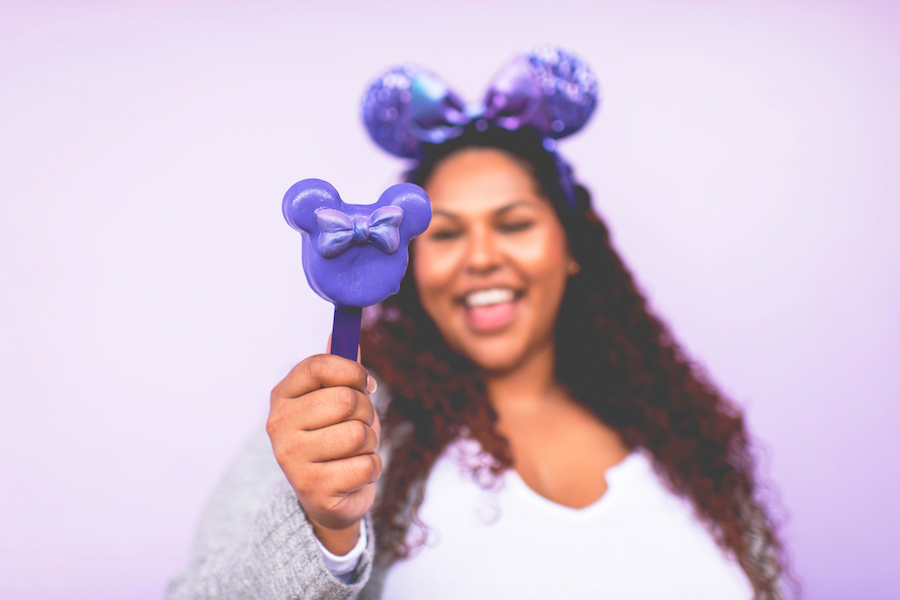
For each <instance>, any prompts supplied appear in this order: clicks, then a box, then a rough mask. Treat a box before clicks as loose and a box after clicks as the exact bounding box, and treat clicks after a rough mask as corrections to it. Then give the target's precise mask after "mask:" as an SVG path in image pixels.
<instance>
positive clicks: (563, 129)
mask: <svg viewBox="0 0 900 600" xmlns="http://www.w3.org/2000/svg"><path fill="white" fill-rule="evenodd" d="M598 103H599V94H598V90H597V79H596V77H594V74H593V73H592V72H591V70H590V68H589V67H588V66H587V65H586V64H585V63H584V62H583V61H582V60H581V59H579V58H578V57H576V56H574V55H573V54H571V53H569V52H566V51H564V50H561V49H559V48H555V47H552V46H545V47H540V48H535V49H533V50H531V51H529V52H526V53H525V54H523V55H521V56H518V57H516V58H514V59H513V60H512V61H510V62H509V63H507V65H506V66H505V67H503V69H501V70H500V72H499V73H498V74H497V76H496V77H494V80H493V82H492V83H491V85H490V86H488V91H487V94H485V97H484V100H483V101H481V102H472V103H468V104H464V103H463V102H462V101H461V100H460V98H459V96H457V95H456V94H455V93H454V92H453V91H452V90H451V89H450V88H449V87H448V86H447V85H446V84H445V83H444V82H443V81H442V80H441V79H440V78H439V77H438V76H437V75H435V74H434V73H432V72H431V71H428V70H427V69H424V68H422V67H418V66H413V65H404V66H401V67H395V68H393V69H389V70H388V71H386V72H385V73H383V74H382V75H380V76H379V77H377V78H376V79H375V80H374V81H373V82H372V84H371V85H370V86H369V89H368V91H366V95H365V97H364V98H363V122H365V124H366V129H367V130H368V132H369V135H370V136H371V137H372V139H373V140H374V141H375V143H376V144H378V145H379V146H381V147H382V148H383V149H384V150H386V151H388V152H390V153H391V154H394V155H395V156H399V157H401V158H412V159H420V158H421V157H422V153H423V144H442V143H444V142H445V141H447V140H451V139H453V138H455V137H458V136H460V135H462V133H463V131H464V130H465V128H466V127H467V126H468V125H469V124H471V123H474V124H475V125H474V126H475V128H476V129H477V130H478V131H484V130H486V129H487V128H488V127H489V126H497V127H502V128H504V129H508V130H510V131H515V130H518V129H521V128H523V127H531V128H532V129H534V130H536V131H537V132H538V133H539V134H540V135H541V136H542V137H543V140H544V148H545V149H546V150H547V151H548V152H550V153H552V154H553V156H554V158H555V160H556V167H557V171H558V172H559V183H560V186H561V187H562V190H563V193H564V194H565V196H566V203H567V204H568V205H569V208H570V209H572V208H574V207H575V191H574V187H573V185H572V181H571V167H569V165H568V164H566V162H565V161H563V160H562V158H560V156H559V154H558V153H557V152H556V140H558V139H561V138H564V137H566V136H568V135H571V134H573V133H575V132H576V131H578V130H580V129H581V128H582V127H584V125H585V124H586V123H587V121H588V119H590V117H591V115H592V114H593V112H594V109H595V108H596V107H597V105H598Z"/></svg>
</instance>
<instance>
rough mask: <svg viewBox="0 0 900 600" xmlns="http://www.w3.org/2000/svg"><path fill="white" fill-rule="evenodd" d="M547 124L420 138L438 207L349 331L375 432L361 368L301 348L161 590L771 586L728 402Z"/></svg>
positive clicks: (462, 592)
mask: <svg viewBox="0 0 900 600" xmlns="http://www.w3.org/2000/svg"><path fill="white" fill-rule="evenodd" d="M544 133H545V132H541V131H540V129H539V128H537V127H533V126H530V125H526V126H521V127H518V128H516V129H514V130H512V131H510V130H509V128H507V127H498V126H495V125H494V124H492V123H488V122H487V121H485V120H478V119H475V120H471V121H470V122H469V123H468V124H467V125H466V124H463V125H461V126H460V127H459V128H458V130H457V131H455V132H454V135H453V136H452V137H448V139H438V140H433V141H435V143H431V144H426V145H425V146H424V147H423V148H422V152H423V153H422V154H421V155H420V159H419V161H418V164H417V166H416V167H415V168H414V169H413V170H412V171H411V172H410V173H409V179H410V180H411V181H413V182H415V183H418V184H420V185H422V186H423V187H424V188H425V190H426V191H427V192H428V194H429V196H430V198H431V200H432V205H433V213H434V214H433V219H432V223H431V225H430V226H429V228H428V230H427V231H426V232H425V233H424V234H423V235H422V236H421V237H420V238H418V239H417V240H416V241H415V242H414V243H413V246H412V253H411V264H410V268H409V270H408V271H407V275H406V277H405V279H404V281H403V283H402V285H401V290H400V292H399V294H397V296H395V297H393V298H390V299H388V300H387V301H386V302H384V303H383V304H382V306H381V307H380V309H379V310H378V311H376V314H374V315H369V317H370V318H369V320H368V321H369V322H368V323H367V326H366V327H365V328H364V335H363V338H362V343H361V354H362V358H363V362H364V363H365V364H366V365H367V366H368V367H369V369H370V370H371V372H372V373H374V374H375V375H376V376H377V378H378V380H379V381H380V382H381V385H382V386H383V388H387V391H388V395H389V402H388V404H387V406H386V408H383V413H382V414H383V431H382V423H381V422H380V421H379V416H378V414H377V413H376V410H375V408H374V406H373V401H372V397H371V394H372V393H373V392H374V390H375V387H376V385H375V381H374V379H373V378H372V377H371V375H370V374H369V371H367V370H366V369H365V368H363V366H362V365H360V364H359V363H354V362H352V361H348V360H345V359H341V358H339V357H335V356H329V355H319V356H315V357H311V358H309V359H306V360H304V361H303V362H301V363H300V364H299V365H297V367H295V368H294V369H293V370H292V371H291V373H290V374H289V375H288V376H287V377H286V378H285V379H284V381H282V382H281V383H280V384H279V385H278V386H276V388H275V389H274V390H273V392H272V408H271V412H270V416H269V420H268V425H267V431H268V436H269V439H270V441H271V445H272V448H274V454H275V458H276V460H277V464H275V461H273V460H272V459H271V452H270V451H269V450H268V447H267V443H266V440H265V439H262V440H257V441H256V442H255V444H253V445H251V447H250V448H249V449H248V451H247V452H245V453H244V455H243V456H242V457H241V459H239V461H238V463H237V465H236V466H235V467H234V468H233V469H232V471H231V473H230V474H229V476H228V477H226V479H225V481H224V482H223V485H222V488H221V489H220V491H219V492H218V493H217V496H216V498H215V499H214V501H213V503H212V504H211V508H210V509H209V510H208V512H207V515H206V516H205V518H204V525H203V526H202V527H201V537H200V539H199V542H198V549H197V550H196V551H195V559H194V562H193V564H192V566H191V568H189V569H188V571H186V572H185V573H184V574H182V576H181V577H180V578H179V579H176V581H174V582H173V584H172V586H171V587H170V590H169V591H170V596H171V597H173V598H176V597H198V596H199V597H216V596H222V597H229V596H235V597H237V596H240V597H302V598H314V597H323V598H324V597H354V596H356V595H358V597H360V598H377V597H384V598H407V597H409V598H415V597H420V598H434V597H438V598H443V597H447V598H459V597H466V598H469V597H484V598H493V597H498V596H499V597H516V598H523V597H534V598H542V597H556V596H561V597H565V596H570V595H578V596H592V597H593V596H596V597H612V598H654V597H666V598H681V597H683V598H705V597H708V598H749V597H751V596H755V597H756V598H778V597H781V593H782V592H781V590H780V588H779V585H780V579H781V578H782V577H783V573H784V572H785V570H786V566H785V558H784V553H783V550H782V547H781V545H780V543H779V541H778V538H777V536H776V533H775V529H774V526H773V524H772V522H771V519H770V518H769V517H768V515H767V514H766V511H765V509H764V507H763V506H762V505H761V504H760V502H759V501H758V500H757V498H756V496H755V494H756V492H757V484H756V481H755V475H754V463H753V459H752V455H751V452H750V449H749V443H748V436H747V433H746V430H745V427H744V423H743V418H742V416H741V414H740V411H739V410H738V409H737V408H736V407H734V406H733V405H732V404H731V403H730V402H728V401H727V400H726V399H725V398H724V397H723V396H722V395H721V394H720V393H719V392H718V391H717V390H716V389H715V387H714V386H713V385H712V384H711V383H709V382H708V381H707V380H706V379H705V378H704V377H703V376H702V374H701V373H700V372H699V371H698V369H697V368H696V367H694V366H693V365H692V364H691V363H690V362H689V360H688V359H687V358H686V357H685V355H684V353H683V352H682V351H681V350H680V348H679V347H678V345H677V344H676V342H675V341H674V340H673V339H672V337H671V335H670V334H669V332H668V330H667V329H666V327H665V326H664V325H663V324H662V323H661V322H660V321H659V320H658V319H657V318H655V317H654V316H653V315H652V314H651V313H650V312H649V311H648V309H647V306H646V302H645V300H644V298H643V297H642V295H641V294H640V293H639V291H638V289H637V287H636V285H635V284H634V282H633V279H632V277H631V275H630V274H629V273H628V271H627V269H626V268H625V266H624V265H623V263H622V261H621V260H620V259H619V257H618V255H617V254H616V253H615V251H614V250H613V249H612V246H611V244H610V240H609V235H608V232H607V230H606V228H605V226H604V225H603V224H602V222H601V221H600V219H599V218H598V217H597V216H596V214H595V213H594V212H593V210H592V208H591V203H590V198H589V195H588V193H587V191H586V190H585V189H584V188H583V187H581V186H577V185H574V184H573V183H572V180H571V173H570V170H569V169H568V167H567V166H566V165H565V163H563V162H562V161H561V159H560V157H559V155H558V154H556V152H555V151H554V149H553V147H552V146H549V145H548V144H547V143H546V135H544ZM383 461H384V462H383ZM279 467H280V471H279ZM382 471H384V472H383V473H382ZM282 473H283V475H282ZM285 480H286V481H285ZM376 488H377V490H376ZM376 495H377V499H376ZM298 501H299V503H298ZM367 515H369V516H367Z"/></svg>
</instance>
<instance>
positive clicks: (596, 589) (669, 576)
mask: <svg viewBox="0 0 900 600" xmlns="http://www.w3.org/2000/svg"><path fill="white" fill-rule="evenodd" d="M479 452H480V446H479V445H478V444H477V443H475V442H472V441H471V440H463V441H460V442H457V443H456V444H454V445H453V446H452V447H451V448H450V449H449V450H448V451H447V452H446V453H445V454H444V455H443V456H442V457H441V458H440V459H439V460H438V462H437V463H436V464H435V466H434V469H433V471H432V473H431V476H430V478H429V480H428V486H427V489H426V495H425V500H424V502H423V503H422V507H421V509H420V511H419V517H420V519H421V520H422V521H423V522H424V523H425V524H426V525H427V526H428V528H429V532H428V538H427V543H426V544H425V546H424V547H422V548H420V549H419V550H418V551H417V552H416V553H415V554H414V556H413V557H412V558H410V559H407V560H405V561H401V562H398V563H396V564H395V565H394V566H393V567H392V568H391V569H390V571H389V572H388V574H387V578H386V580H385V586H384V595H383V598H384V599H385V600H407V599H408V600H422V599H424V598H427V599H429V600H444V599H446V600H462V599H465V600H477V599H485V600H488V599H490V600H496V599H498V598H515V599H517V600H520V599H521V600H526V599H532V598H533V599H535V600H537V599H540V600H547V599H552V598H567V599H568V598H598V599H603V600H614V599H628V600H641V599H647V600H650V599H653V600H660V599H666V600H680V599H684V600H703V599H710V600H732V599H734V600H749V599H750V598H752V596H753V592H752V588H751V586H750V584H749V581H748V580H747V577H746V576H745V574H744V572H743V571H742V570H741V568H740V567H739V566H738V565H737V563H736V562H735V561H734V560H732V559H730V558H728V557H727V556H725V555H724V554H723V552H722V551H721V550H720V549H719V547H718V546H717V545H716V544H715V542H713V540H712V537H711V536H710V534H709V533H708V532H707V530H706V529H705V528H704V526H703V525H702V524H700V523H699V522H698V521H697V519H696V518H695V517H694V516H693V514H692V510H691V507H690V504H689V503H688V502H687V501H685V500H682V499H680V498H678V497H677V496H675V495H674V494H672V493H671V492H669V491H668V490H667V489H666V488H665V487H664V486H663V485H662V484H661V482H660V481H659V479H658V478H657V476H656V474H655V473H654V471H653V468H652V466H651V464H650V461H649V460H648V459H647V458H646V457H645V456H643V455H642V454H640V453H633V454H631V455H629V456H628V457H627V458H626V459H625V460H624V461H622V462H621V463H620V464H618V465H616V466H614V467H612V468H610V469H609V470H608V471H607V472H606V481H607V485H608V489H607V491H606V494H604V495H603V497H602V498H600V499H599V500H598V501H597V502H595V503H594V504H592V505H590V506H588V507H585V508H582V509H573V508H568V507H565V506H562V505H560V504H556V503H554V502H552V501H550V500H547V499H546V498H544V497H543V496H540V495H539V494H537V493H536V492H534V491H533V490H532V489H531V488H529V487H528V486H527V485H526V484H525V482H524V481H522V479H521V478H520V477H519V475H518V474H517V473H516V472H515V471H507V472H506V473H504V474H503V475H502V476H501V477H500V478H499V480H498V481H497V482H496V484H495V485H494V486H492V487H491V488H490V489H485V488H484V487H483V486H482V485H480V484H479V483H478V482H477V481H475V478H474V476H473V475H472V472H471V468H472V466H474V465H477V464H485V463H484V461H485V458H484V456H483V455H480V454H479ZM415 534H416V530H415V528H412V529H411V532H410V536H411V537H412V536H414V535H415Z"/></svg>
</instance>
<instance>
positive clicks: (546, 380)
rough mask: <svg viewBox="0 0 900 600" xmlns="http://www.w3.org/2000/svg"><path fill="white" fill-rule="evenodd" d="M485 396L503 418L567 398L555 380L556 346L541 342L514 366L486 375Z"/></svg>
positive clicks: (531, 410)
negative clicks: (536, 350)
mask: <svg viewBox="0 0 900 600" xmlns="http://www.w3.org/2000/svg"><path fill="white" fill-rule="evenodd" d="M487 392H488V398H490V402H491V406H493V408H494V410H495V411H496V412H497V415H498V416H499V417H500V418H501V419H502V418H503V416H504V415H507V414H509V415H511V414H522V413H528V412H533V411H536V410H539V409H542V408H545V407H546V405H547V404H548V403H552V402H559V401H561V400H562V401H566V400H569V396H568V394H567V393H566V392H565V390H564V388H563V386H562V385H561V384H560V383H559V381H558V380H557V379H556V347H555V346H554V345H553V344H546V345H544V346H543V347H542V348H541V349H540V350H539V351H538V352H535V353H534V354H532V355H530V356H529V357H527V358H526V360H524V361H523V362H522V363H521V364H520V365H518V366H517V367H516V368H515V369H512V370H511V371H508V372H505V373H495V374H492V375H489V376H488V380H487Z"/></svg>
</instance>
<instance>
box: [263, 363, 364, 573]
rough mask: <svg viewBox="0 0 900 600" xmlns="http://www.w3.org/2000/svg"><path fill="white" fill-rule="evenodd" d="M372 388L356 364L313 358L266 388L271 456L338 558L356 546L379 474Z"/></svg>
mask: <svg viewBox="0 0 900 600" xmlns="http://www.w3.org/2000/svg"><path fill="white" fill-rule="evenodd" d="M374 388H375V380H374V379H372V378H371V377H370V376H369V373H368V372H367V371H366V369H364V368H363V366H362V365H360V364H359V363H357V362H353V361H351V360H347V359H345V358H341V357H339V356H333V355H330V354H319V355H316V356H311V357H309V358H307V359H306V360H304V361H303V362H301V363H300V364H298V365H297V366H295V367H294V368H293V369H291V372H290V373H288V375H287V377H285V378H284V380H282V381H281V383H279V384H278V385H277V386H275V389H273V390H272V398H271V400H272V402H271V407H270V410H269V419H268V421H267V423H266V431H267V432H268V434H269V438H270V439H271V440H272V448H273V450H274V451H275V458H276V460H278V464H279V465H280V466H281V470H282V471H284V474H285V476H286V477H287V479H288V481H289V482H290V484H291V486H293V488H294V491H295V492H296V493H297V498H298V499H299V500H300V504H301V505H302V506H303V510H304V511H305V512H306V516H307V518H308V519H309V521H310V523H311V524H312V526H313V531H314V532H315V534H316V536H317V537H318V538H319V540H320V541H321V542H322V544H323V545H324V546H325V547H326V548H328V550H329V551H330V552H332V553H334V554H336V555H339V556H340V555H344V554H346V553H347V552H349V551H350V550H352V549H353V546H354V545H356V541H357V539H358V535H359V522H360V520H361V519H362V517H363V516H364V515H365V514H366V512H368V510H369V508H371V506H372V503H373V502H374V500H375V485H374V482H375V481H376V480H377V479H378V477H379V476H380V475H381V457H379V456H378V454H377V453H376V449H377V447H378V440H379V437H380V435H381V425H380V423H379V421H378V415H377V414H376V413H375V409H374V407H373V406H372V402H371V401H370V400H369V393H371V392H373V391H374Z"/></svg>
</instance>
